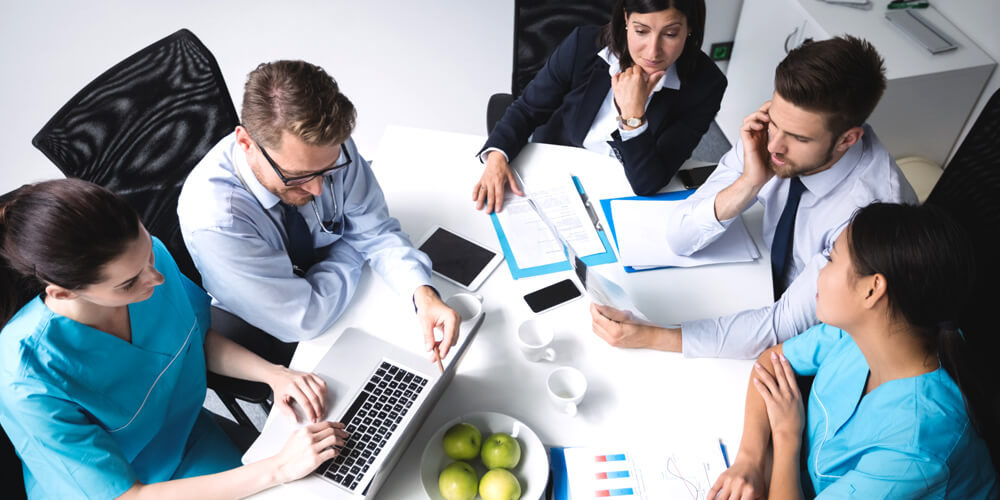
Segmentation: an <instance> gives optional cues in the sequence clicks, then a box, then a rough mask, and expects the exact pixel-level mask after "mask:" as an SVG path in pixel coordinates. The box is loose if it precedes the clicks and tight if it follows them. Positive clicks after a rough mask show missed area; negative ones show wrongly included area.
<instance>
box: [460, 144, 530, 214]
mask: <svg viewBox="0 0 1000 500" xmlns="http://www.w3.org/2000/svg"><path fill="white" fill-rule="evenodd" d="M507 184H510V190H511V191H513V192H514V194H516V195H518V196H524V192H523V191H521V187H520V186H518V185H517V179H516V178H515V177H514V171H513V170H511V169H510V165H508V164H507V157H506V156H504V155H503V153H501V152H499V151H490V154H489V155H487V156H486V169H485V170H483V175H482V177H480V178H479V182H477V183H476V186H475V187H474V188H472V200H473V201H475V202H476V210H482V209H483V208H484V207H485V208H486V213H487V214H491V213H493V212H494V211H496V212H499V211H500V209H502V208H503V194H504V190H505V189H506V187H507Z"/></svg>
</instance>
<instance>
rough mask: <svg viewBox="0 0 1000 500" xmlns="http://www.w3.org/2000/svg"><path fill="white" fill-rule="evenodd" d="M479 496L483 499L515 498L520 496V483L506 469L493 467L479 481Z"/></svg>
mask: <svg viewBox="0 0 1000 500" xmlns="http://www.w3.org/2000/svg"><path fill="white" fill-rule="evenodd" d="M479 496H481V497H483V500H517V499H518V498H521V483H519V482H518V481H517V478H516V477H514V475H513V474H511V473H510V471H509V470H507V469H493V470H491V471H489V472H487V473H486V474H484V475H483V479H482V480H480V481H479Z"/></svg>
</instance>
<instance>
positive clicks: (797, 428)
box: [753, 352, 805, 441]
mask: <svg viewBox="0 0 1000 500" xmlns="http://www.w3.org/2000/svg"><path fill="white" fill-rule="evenodd" d="M771 366H772V367H774V375H771V374H770V373H769V372H768V371H767V370H766V369H764V367H763V366H761V365H760V363H755V364H754V370H756V372H757V374H756V376H755V377H754V379H753V385H754V387H755V388H757V392H759V393H760V397H761V398H763V399H764V405H765V406H767V419H768V421H769V422H770V423H771V435H772V436H774V439H775V440H778V439H794V440H796V441H798V440H799V439H801V437H802V425H803V421H804V420H805V409H804V408H803V406H802V395H801V394H800V393H799V384H798V383H797V382H796V381H795V371H794V370H792V366H791V365H789V364H788V359H786V358H785V355H784V354H781V355H780V356H779V355H778V353H777V352H772V353H771Z"/></svg>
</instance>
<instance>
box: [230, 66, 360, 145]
mask: <svg viewBox="0 0 1000 500" xmlns="http://www.w3.org/2000/svg"><path fill="white" fill-rule="evenodd" d="M240 119H241V120H242V122H243V126H244V127H246V129H247V131H248V132H249V133H250V136H251V137H253V139H254V140H255V141H260V142H261V144H262V145H264V146H266V147H270V148H278V147H279V145H280V143H281V133H282V131H286V130H287V131H288V132H289V133H290V134H292V135H294V136H296V137H298V138H300V139H302V140H303V141H304V142H305V143H306V144H310V145H314V146H329V145H336V144H341V143H343V142H344V141H346V140H347V139H348V138H349V137H350V136H351V132H352V131H353V130H354V123H355V120H356V119H357V113H356V111H355V109H354V104H352V103H351V101H350V100H349V99H348V98H347V97H346V96H345V95H344V94H342V93H340V87H338V86H337V82H336V81H334V79H333V78H332V77H330V75H328V74H327V73H326V71H324V70H323V68H320V67H319V66H316V65H313V64H309V63H307V62H305V61H275V62H270V63H263V64H261V65H260V66H257V69H255V70H253V71H252V72H250V75H249V76H248V77H247V83H246V86H245V87H244V89H243V108H242V110H241V112H240Z"/></svg>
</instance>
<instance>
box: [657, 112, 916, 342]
mask: <svg viewBox="0 0 1000 500" xmlns="http://www.w3.org/2000/svg"><path fill="white" fill-rule="evenodd" d="M863 128H864V135H863V136H862V137H861V140H859V141H858V142H857V143H855V144H854V145H853V146H851V147H850V148H849V149H848V150H847V152H846V153H845V154H844V156H843V157H841V158H840V160H838V161H837V162H836V163H834V165H833V166H832V167H830V168H829V169H827V170H824V171H822V172H819V173H816V174H812V175H807V176H802V177H800V179H801V180H802V183H803V184H804V185H805V187H806V190H805V191H804V192H803V193H802V198H801V200H800V201H799V207H798V212H797V215H796V218H795V233H794V234H793V235H792V241H793V243H792V259H791V261H790V263H789V268H788V272H787V274H786V276H788V280H789V283H787V285H788V288H787V289H786V290H785V293H784V294H783V295H782V296H781V298H780V299H778V301H777V302H775V303H774V304H773V305H770V306H766V307H762V308H760V309H752V310H748V311H743V312H739V313H736V314H732V315H729V316H723V317H719V318H714V319H703V320H697V321H690V322H686V323H683V324H682V325H681V329H682V335H683V341H682V346H683V351H684V355H685V356H689V357H726V358H755V357H757V356H758V355H760V353H761V352H763V350H764V349H766V348H768V347H770V346H773V345H775V344H778V343H780V342H784V341H785V340H787V339H789V338H791V337H792V336H794V335H797V334H799V333H800V332H803V331H805V330H806V329H808V328H809V327H811V326H813V325H815V324H817V323H818V322H819V321H818V320H817V319H816V278H817V276H818V275H819V270H820V269H821V268H822V267H823V266H824V265H826V262H827V257H828V256H829V252H830V249H831V248H832V247H833V242H834V241H836V239H837V236H838V235H839V234H840V232H841V231H842V230H843V229H844V228H845V227H847V224H848V223H849V222H850V220H851V218H852V217H853V215H854V213H855V211H857V209H859V208H861V207H864V206H867V205H869V204H871V203H872V202H876V201H882V202H888V203H909V204H916V203H917V196H916V194H915V193H914V191H913V188H912V187H910V184H909V182H907V181H906V178H905V177H903V173H902V172H901V171H900V170H899V167H898V166H896V162H895V160H893V158H892V156H890V155H889V152H888V151H886V149H885V147H883V146H882V143H881V142H880V141H879V140H878V137H877V136H876V135H875V132H874V131H873V130H872V129H871V127H870V126H868V125H865V126H864V127H863ZM742 173H743V144H742V143H741V142H740V141H737V143H736V145H735V146H733V149H731V150H730V151H729V152H728V153H726V155H725V156H723V157H722V160H721V161H720V162H719V166H718V168H716V169H715V172H713V173H712V175H711V176H710V177H709V178H708V180H707V181H706V182H705V184H704V185H702V186H701V187H699V188H698V190H697V191H695V192H694V194H692V195H691V196H690V197H689V198H688V199H687V200H684V201H683V202H681V207H680V208H679V209H678V210H676V211H675V212H674V213H673V215H672V216H671V218H670V219H669V220H668V221H667V241H668V243H669V244H670V247H671V249H672V250H673V251H674V252H676V253H677V254H679V255H690V254H692V253H694V252H697V251H698V250H700V249H702V248H704V247H705V246H707V245H708V244H710V243H712V242H713V241H715V240H716V239H717V238H718V237H719V236H721V235H722V233H723V231H725V229H726V228H727V227H729V224H730V223H732V221H733V219H730V220H725V221H719V220H717V219H716V218H715V197H716V195H717V194H718V193H719V192H720V191H722V190H723V189H725V188H727V187H729V186H730V185H731V184H732V183H733V182H734V181H736V179H737V178H739V176H740V175H741V174H742ZM790 182H791V181H790V180H789V179H779V178H777V177H775V178H772V179H771V180H770V181H768V182H767V183H766V184H764V187H763V188H761V190H760V192H759V193H758V194H757V197H756V200H755V201H756V202H759V203H760V204H761V205H763V207H764V226H763V236H764V243H765V245H767V246H768V247H770V245H771V242H772V241H773V240H774V230H775V227H776V226H777V224H778V219H779V218H780V217H781V212H782V211H783V210H784V208H785V201H786V200H787V199H788V188H789V184H790ZM753 203H754V202H751V203H750V204H748V206H747V207H746V208H749V207H750V206H751V205H753ZM746 208H744V210H746Z"/></svg>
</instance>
